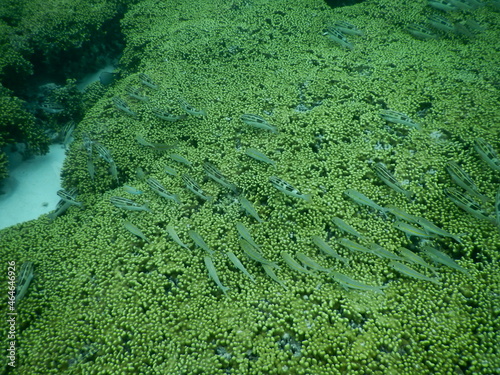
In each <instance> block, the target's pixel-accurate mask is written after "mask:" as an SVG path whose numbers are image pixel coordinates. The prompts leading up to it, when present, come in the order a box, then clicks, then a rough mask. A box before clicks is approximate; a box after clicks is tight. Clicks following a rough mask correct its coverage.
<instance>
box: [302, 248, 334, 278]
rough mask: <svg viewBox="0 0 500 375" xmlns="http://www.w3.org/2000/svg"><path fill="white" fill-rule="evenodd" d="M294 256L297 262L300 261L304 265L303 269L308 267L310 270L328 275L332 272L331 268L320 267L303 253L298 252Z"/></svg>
mask: <svg viewBox="0 0 500 375" xmlns="http://www.w3.org/2000/svg"><path fill="white" fill-rule="evenodd" d="M295 256H296V257H297V259H298V260H300V262H301V263H302V264H303V265H304V267H309V268H310V269H311V270H315V271H321V272H327V273H330V272H331V271H332V269H331V268H325V267H322V266H321V265H319V264H318V263H317V262H316V261H315V260H314V259H312V258H309V257H308V256H307V255H305V254H304V253H300V252H298V253H296V254H295Z"/></svg>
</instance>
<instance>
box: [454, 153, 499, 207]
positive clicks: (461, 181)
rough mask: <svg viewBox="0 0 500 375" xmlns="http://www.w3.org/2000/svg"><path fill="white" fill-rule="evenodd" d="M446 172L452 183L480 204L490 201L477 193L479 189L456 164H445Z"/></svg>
mask: <svg viewBox="0 0 500 375" xmlns="http://www.w3.org/2000/svg"><path fill="white" fill-rule="evenodd" d="M446 171H447V172H448V174H449V175H450V177H451V179H452V180H453V182H455V183H456V184H457V185H458V186H460V187H461V188H463V189H465V190H466V191H467V192H468V193H469V194H470V195H472V196H474V197H475V198H478V199H480V200H481V202H482V203H486V202H488V201H489V200H490V198H488V197H487V196H485V195H483V194H481V193H480V192H479V189H478V187H477V186H476V184H475V183H474V181H473V180H472V178H471V177H470V176H469V174H468V173H467V172H465V171H464V170H463V169H462V168H461V167H460V166H459V165H458V163H456V162H454V161H449V162H448V163H447V164H446Z"/></svg>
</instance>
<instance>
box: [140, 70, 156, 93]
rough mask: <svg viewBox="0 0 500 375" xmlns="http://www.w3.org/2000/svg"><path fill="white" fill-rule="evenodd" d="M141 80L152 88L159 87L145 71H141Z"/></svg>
mask: <svg viewBox="0 0 500 375" xmlns="http://www.w3.org/2000/svg"><path fill="white" fill-rule="evenodd" d="M139 80H140V81H141V83H142V84H143V85H144V86H147V87H149V88H151V89H155V90H156V89H158V85H157V84H156V83H155V82H154V81H153V79H152V78H151V77H149V76H148V75H147V74H145V73H139Z"/></svg>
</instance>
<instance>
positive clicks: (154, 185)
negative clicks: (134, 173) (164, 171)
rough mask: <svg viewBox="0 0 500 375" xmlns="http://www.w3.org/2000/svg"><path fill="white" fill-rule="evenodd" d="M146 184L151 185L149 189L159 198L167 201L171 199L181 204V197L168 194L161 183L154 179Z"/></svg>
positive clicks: (149, 179) (148, 180)
mask: <svg viewBox="0 0 500 375" xmlns="http://www.w3.org/2000/svg"><path fill="white" fill-rule="evenodd" d="M146 182H147V184H148V185H149V187H150V188H151V189H152V190H153V191H154V192H155V193H156V194H158V195H159V196H161V197H163V198H166V199H170V200H172V201H174V202H175V203H178V204H180V203H181V200H180V198H179V196H178V195H177V194H172V193H170V192H168V191H167V189H165V187H164V186H163V185H162V184H161V183H160V181H158V180H156V179H154V178H148V179H147V180H146Z"/></svg>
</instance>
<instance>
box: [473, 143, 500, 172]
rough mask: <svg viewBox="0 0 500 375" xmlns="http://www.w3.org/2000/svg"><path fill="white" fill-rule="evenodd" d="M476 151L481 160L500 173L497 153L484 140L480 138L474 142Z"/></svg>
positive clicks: (499, 161)
mask: <svg viewBox="0 0 500 375" xmlns="http://www.w3.org/2000/svg"><path fill="white" fill-rule="evenodd" d="M474 149H475V150H476V151H477V153H478V154H479V156H480V157H481V159H483V160H484V161H485V162H486V164H488V165H489V166H490V167H491V168H492V169H494V170H495V171H497V172H500V158H499V157H498V155H497V153H496V152H495V150H494V149H493V147H491V145H490V144H488V143H487V142H486V141H485V140H484V139H483V138H478V139H476V140H475V141H474Z"/></svg>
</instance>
